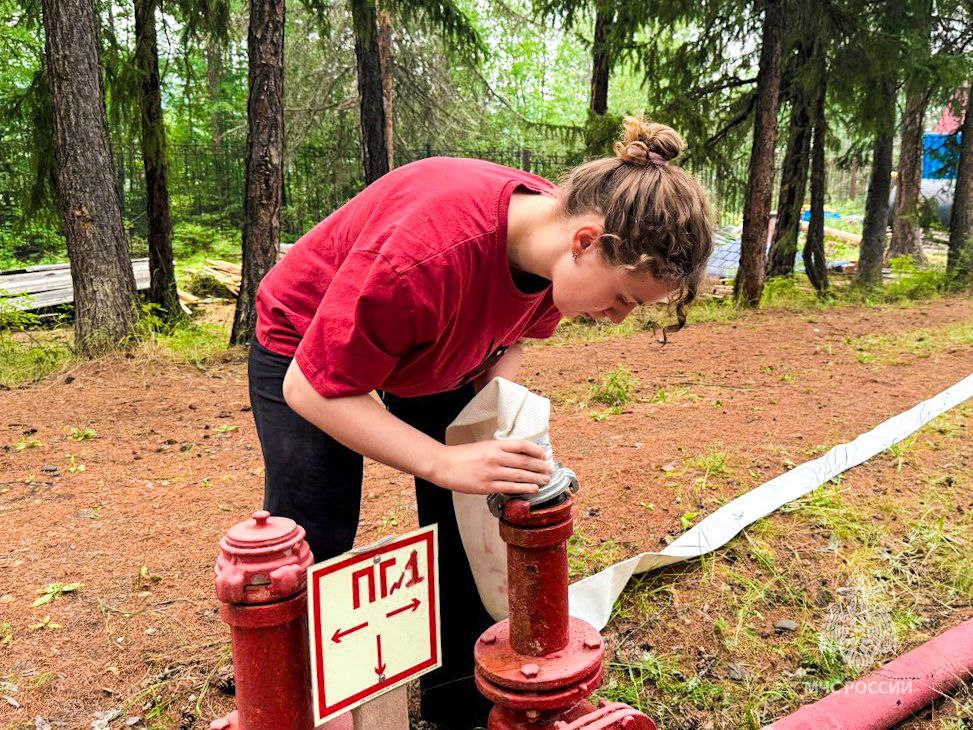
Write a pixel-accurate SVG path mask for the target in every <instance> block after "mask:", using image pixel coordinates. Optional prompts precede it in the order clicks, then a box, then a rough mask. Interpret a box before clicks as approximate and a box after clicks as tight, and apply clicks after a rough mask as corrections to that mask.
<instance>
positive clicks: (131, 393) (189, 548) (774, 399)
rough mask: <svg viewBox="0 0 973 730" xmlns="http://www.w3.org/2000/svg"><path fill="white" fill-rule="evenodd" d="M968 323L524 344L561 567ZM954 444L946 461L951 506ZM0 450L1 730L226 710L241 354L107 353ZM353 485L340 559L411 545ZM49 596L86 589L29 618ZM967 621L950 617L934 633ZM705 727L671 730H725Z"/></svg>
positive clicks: (60, 381)
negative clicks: (600, 391)
mask: <svg viewBox="0 0 973 730" xmlns="http://www.w3.org/2000/svg"><path fill="white" fill-rule="evenodd" d="M971 322H973V301H971V300H970V299H968V298H967V299H959V298H951V299H945V300H939V301H935V302H930V303H926V304H921V305H914V306H911V307H904V308H898V307H889V308H881V309H875V308H870V309H866V308H839V309H830V310H821V311H811V312H792V313H783V312H761V313H756V314H752V315H748V316H745V317H741V318H738V319H736V320H733V321H730V322H725V323H709V324H700V325H696V326H692V327H690V328H689V329H687V330H686V331H684V332H681V333H678V334H677V335H675V336H674V337H672V339H671V342H670V344H669V345H667V346H665V347H660V346H659V345H658V344H657V343H656V342H655V340H654V338H653V336H652V335H651V334H650V333H645V334H639V335H636V336H631V337H621V338H616V339H611V340H607V341H602V342H597V343H595V342H592V343H587V344H585V343H580V344H566V345H560V346H542V347H532V348H530V349H529V350H528V354H527V357H526V360H525V368H524V372H523V382H524V383H525V384H526V385H527V386H528V387H530V388H532V389H533V390H535V391H537V392H540V393H542V394H545V395H548V396H549V397H551V399H552V401H553V406H554V407H553V416H552V428H551V433H552V439H553V443H554V449H555V453H556V455H557V456H558V457H559V458H560V459H561V460H562V461H563V462H565V463H566V464H567V465H569V466H571V467H572V468H573V469H575V471H577V473H578V474H579V477H580V478H581V483H582V491H581V493H580V495H579V507H578V509H577V511H576V526H577V531H578V538H577V544H578V545H580V546H581V547H580V548H576V550H575V552H576V553H577V551H578V550H580V551H581V552H580V554H577V555H575V557H576V558H577V559H578V560H577V561H574V560H573V563H572V565H573V568H574V571H575V573H584V572H588V571H591V570H595V569H596V568H598V567H600V565H599V564H598V563H599V560H600V561H601V562H602V564H603V563H605V562H608V561H609V560H614V559H620V558H623V557H626V556H629V555H632V554H635V553H637V552H641V551H643V550H658V549H659V548H660V547H661V546H662V545H663V544H664V543H665V542H666V541H667V540H670V539H671V537H672V536H673V535H677V534H678V533H679V532H681V531H682V530H683V529H684V524H687V523H688V522H692V521H694V520H695V519H696V518H697V517H702V516H703V515H705V514H707V513H709V512H710V511H712V510H713V509H715V508H716V507H717V506H718V505H719V504H721V503H722V501H724V500H725V499H728V498H731V497H733V496H735V495H737V494H740V493H743V492H745V491H747V490H749V489H751V488H753V487H754V486H756V485H758V484H760V483H761V482H763V481H764V480H766V479H769V478H771V477H773V476H776V475H777V474H779V473H781V472H782V471H784V470H785V469H786V468H788V466H789V465H792V464H795V463H800V462H802V461H805V460H806V459H808V458H812V457H813V456H815V455H817V454H819V453H821V451H822V449H823V448H827V447H830V446H831V445H834V444H835V443H839V442H842V441H846V440H849V439H850V438H853V437H855V436H857V435H858V434H859V433H861V432H863V431H865V430H867V429H869V428H871V427H872V426H874V425H876V424H877V423H879V422H881V421H883V420H885V419H886V418H888V417H890V416H893V415H895V414H898V413H900V412H901V411H903V410H905V409H907V408H909V407H911V406H912V405H914V404H915V403H916V402H918V401H919V400H922V399H924V398H927V397H929V396H932V395H934V394H936V393H938V392H940V391H941V390H943V389H944V388H946V387H948V386H949V385H952V384H953V383H955V382H956V381H958V380H960V379H961V378H963V377H965V376H966V375H969V374H970V372H971V371H973V367H971V365H973V342H971V341H970V338H968V337H966V338H955V337H952V338H951V337H950V336H949V334H948V333H950V332H954V331H955V329H956V328H957V327H963V326H968V325H969V323H971ZM930 333H932V334H930ZM944 333H946V334H944ZM864 336H872V338H873V339H871V340H867V341H862V340H859V339H857V338H861V337H864ZM620 365H624V366H626V367H627V368H629V369H630V370H631V371H632V373H633V374H634V375H635V377H636V378H637V379H638V381H639V383H640V385H639V387H638V389H637V393H636V396H637V397H636V398H635V399H634V400H633V401H632V402H631V403H629V404H628V406H626V407H625V408H624V412H622V413H620V414H617V415H611V416H608V417H606V418H605V419H604V420H596V419H594V418H592V410H593V409H594V408H595V407H596V406H594V405H593V404H591V403H589V402H588V401H589V396H590V392H591V389H592V387H593V385H594V384H596V383H598V382H600V380H601V378H602V377H603V376H605V375H606V374H607V373H608V372H610V371H612V370H614V369H616V368H617V367H619V366H620ZM963 428H966V425H965V424H964V425H963ZM72 429H73V430H72ZM964 435H965V438H962V439H958V440H955V443H952V442H951V445H949V449H951V451H949V454H948V458H949V459H950V460H951V462H950V463H951V464H952V465H957V466H956V468H957V470H958V473H959V474H961V475H963V476H962V478H961V479H960V481H958V482H954V484H956V485H958V486H956V489H960V487H962V489H964V490H966V491H965V492H964V493H963V495H961V496H962V498H963V499H965V500H966V501H965V502H964V503H963V504H965V505H969V506H968V507H967V509H970V508H973V484H971V479H970V476H969V475H970V474H971V472H973V453H971V448H970V439H969V433H968V431H966V432H965V434H964ZM0 445H2V446H3V450H2V451H0V536H2V545H0V632H2V633H0V725H2V726H4V727H10V728H34V727H35V718H37V717H40V718H43V719H44V720H46V721H49V722H50V723H52V725H53V726H55V727H58V726H61V727H69V728H81V727H90V726H91V723H92V722H93V721H97V720H98V719H99V717H101V718H102V720H103V721H104V722H106V723H107V722H108V720H109V717H110V714H107V715H106V714H101V715H99V713H111V712H112V710H113V709H114V708H117V707H121V706H123V705H124V711H123V712H121V714H119V715H118V716H117V718H115V720H114V721H113V722H112V725H111V726H112V727H123V726H125V721H126V718H129V717H132V718H139V719H138V720H137V721H132V725H130V726H134V727H144V726H145V725H148V726H149V727H153V726H155V727H185V728H191V727H206V726H207V725H208V720H209V719H211V718H213V717H216V716H219V715H220V714H222V713H223V712H225V711H227V710H228V709H229V708H230V707H231V706H232V698H231V697H229V696H227V695H226V694H225V692H223V691H221V688H223V689H225V685H226V683H227V674H228V672H227V656H228V648H227V647H228V645H227V638H228V630H227V628H226V627H225V626H224V625H223V624H222V623H221V622H220V620H219V617H218V615H217V611H216V609H217V603H216V599H215V596H214V593H213V580H212V563H213V559H214V557H215V554H216V550H217V543H218V541H219V538H220V536H221V535H222V534H223V532H224V531H225V530H226V528H227V527H228V526H230V525H232V524H233V523H235V522H237V521H239V520H241V519H244V518H246V517H247V516H248V515H249V513H250V512H251V511H252V510H254V509H257V508H259V506H260V502H261V490H262V463H261V458H260V452H259V446H258V444H257V439H256V434H255V432H254V428H253V422H252V419H251V416H250V413H249V406H248V400H247V390H246V367H245V362H244V361H243V359H242V357H241V356H240V355H239V354H232V355H230V356H228V358H227V360H226V362H223V363H219V364H215V365H211V366H208V367H207V368H206V369H205V370H199V369H196V368H194V367H192V366H189V365H177V364H173V363H172V362H170V361H168V360H167V359H166V358H165V357H164V356H162V355H159V356H151V355H144V356H143V355H142V354H139V355H135V356H129V357H117V358H112V359H106V360H101V361H97V362H94V363H89V364H85V365H83V366H78V367H74V368H73V369H71V370H69V371H66V372H61V373H59V374H57V375H55V376H52V377H50V378H48V379H46V380H44V381H42V382H40V383H36V384H33V385H31V386H28V387H24V388H17V389H13V390H10V391H6V392H0ZM714 455H715V456H714ZM940 456H941V455H940ZM713 458H717V460H718V461H719V462H720V464H721V466H720V468H719V469H714V468H712V466H711V462H712V459H713ZM936 458H939V457H936ZM708 459H709V461H707V460H708ZM708 464H709V465H708ZM900 467H901V464H900ZM862 469H863V470H864V471H863V475H864V476H863V477H862V478H860V479H858V480H857V481H856V489H858V490H859V491H862V492H864V493H865V494H871V493H873V492H874V493H875V494H879V493H882V494H884V493H885V492H883V491H882V490H885V489H887V484H886V483H884V481H883V480H884V479H885V477H884V476H882V474H883V472H882V471H881V470H880V469H878V468H875V469H874V470H872V471H871V472H870V471H868V469H869V467H868V466H866V467H863V468H862ZM901 471H902V470H901V468H900V469H899V470H898V471H896V473H897V474H899V473H901ZM700 473H702V474H703V477H702V478H703V488H702V489H701V488H699V478H700ZM710 474H712V475H713V478H712V479H711V480H709V479H708V477H709V475H710ZM964 479H965V481H963V480H964ZM707 482H708V483H707ZM693 485H695V486H693ZM363 489H364V500H363V515H362V521H361V528H360V531H359V535H358V541H359V543H361V544H365V543H368V542H371V541H373V540H375V539H377V538H379V537H381V536H383V535H386V534H396V533H402V532H406V531H408V530H410V529H413V528H414V526H415V524H416V520H415V515H414V510H415V508H414V498H413V495H412V492H411V490H410V480H409V479H407V478H406V477H404V476H403V475H400V474H396V473H394V472H393V471H391V470H389V469H387V468H385V467H382V466H380V465H376V464H369V465H368V467H367V469H366V475H365V484H364V488H363ZM786 517H787V519H790V520H794V519H796V518H797V515H796V514H791V515H787V516H786ZM585 550H588V552H590V556H588V557H586V556H585V554H584V553H585ZM814 559H817V558H814ZM798 567H800V564H799V565H798ZM804 567H805V568H806V569H812V570H813V567H814V566H813V565H810V564H807V563H805V565H804ZM687 570H692V569H691V568H690V569H687ZM666 575H667V576H669V578H671V579H672V580H678V581H681V582H685V581H686V580H687V578H686V574H685V571H683V572H679V571H676V572H667V573H666ZM55 582H60V583H64V584H70V583H81V586H80V587H79V588H78V589H77V590H75V591H73V592H70V593H66V594H64V595H63V596H60V597H58V598H56V600H53V601H51V602H50V603H47V604H46V605H43V606H41V607H38V608H31V607H30V606H31V603H32V602H33V601H34V599H35V598H37V596H38V593H37V591H38V589H41V588H42V587H43V586H45V585H47V584H50V583H55ZM682 595H683V597H684V600H692V598H691V596H692V593H691V592H686V593H683V594H682ZM687 596H688V598H687ZM969 615H970V611H969V606H968V605H967V606H959V605H957V606H952V607H951V609H950V611H948V612H946V613H945V614H943V615H941V616H940V617H939V618H940V623H941V624H942V625H951V624H952V623H955V622H957V621H958V620H960V619H961V618H963V617H968V616H969ZM46 617H48V618H46ZM772 618H773V617H767V620H770V621H771V623H772V620H771V619H772ZM4 624H7V627H6V628H3V625H4ZM632 625H636V626H637V625H638V622H635V624H632ZM626 630H631V626H628V628H627V629H626ZM650 630H651V631H658V627H654V628H651V629H646V631H650ZM3 697H6V698H8V699H6V700H4V699H3ZM714 717H718V716H716V715H714ZM763 719H764V720H766V719H768V718H763ZM204 720H205V721H206V722H204ZM709 722H710V724H709V725H707V721H706V720H705V719H704V720H702V721H700V720H699V718H697V719H694V720H693V721H692V722H690V721H688V720H687V721H686V724H685V727H707V726H708V727H721V726H722V725H721V722H720V720H719V719H716V720H713V719H711V720H709ZM935 722H938V721H934V720H929V721H928V722H922V721H918V722H916V723H913V724H912V725H910V727H929V728H932V727H940V725H939V724H935ZM106 726H107V725H106ZM36 727H42V725H40V724H38V725H36ZM667 727H674V725H673V724H670V725H668V726H667Z"/></svg>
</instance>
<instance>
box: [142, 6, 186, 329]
mask: <svg viewBox="0 0 973 730" xmlns="http://www.w3.org/2000/svg"><path fill="white" fill-rule="evenodd" d="M155 10H156V0H135V38H136V40H135V66H136V68H137V69H138V72H139V77H140V82H141V83H140V84H139V108H140V110H141V119H142V127H141V131H142V135H141V142H142V165H143V167H144V168H145V193H146V202H147V219H148V227H149V272H150V277H151V282H150V285H149V300H150V301H152V302H154V303H155V304H158V305H159V306H160V307H161V308H162V311H163V312H164V314H165V316H166V317H167V318H176V317H179V316H181V314H182V310H181V309H180V305H179V292H178V290H177V289H176V269H175V263H174V262H173V258H172V216H171V213H170V210H169V158H168V151H167V145H166V128H165V122H164V120H163V117H162V87H161V84H160V81H159V49H158V44H157V41H156V32H155Z"/></svg>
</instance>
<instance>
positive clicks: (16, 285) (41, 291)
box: [0, 259, 151, 310]
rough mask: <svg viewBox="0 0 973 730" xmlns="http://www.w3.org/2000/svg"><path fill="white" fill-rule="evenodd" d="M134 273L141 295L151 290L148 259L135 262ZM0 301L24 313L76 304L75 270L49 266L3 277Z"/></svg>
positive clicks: (30, 267) (0, 282)
mask: <svg viewBox="0 0 973 730" xmlns="http://www.w3.org/2000/svg"><path fill="white" fill-rule="evenodd" d="M132 273H133V274H134V275H135V288H136V289H137V290H138V291H143V290H145V289H148V288H149V284H150V282H151V277H150V274H149V260H148V259H133V260H132ZM0 298H2V299H4V303H5V304H9V305H10V306H12V307H14V308H15V309H23V310H32V309H43V308H44V307H54V306H56V305H58V304H68V303H70V302H73V301H74V289H73V287H72V282H71V267H70V266H69V265H68V264H46V265H43V266H29V267H27V268H26V269H18V270H17V271H16V272H5V273H3V274H0Z"/></svg>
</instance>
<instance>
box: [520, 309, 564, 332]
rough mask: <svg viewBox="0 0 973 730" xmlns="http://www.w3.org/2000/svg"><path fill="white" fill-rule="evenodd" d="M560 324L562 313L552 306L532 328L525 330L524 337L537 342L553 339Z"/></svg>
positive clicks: (531, 325)
mask: <svg viewBox="0 0 973 730" xmlns="http://www.w3.org/2000/svg"><path fill="white" fill-rule="evenodd" d="M560 322H561V312H560V311H558V309H557V307H555V306H554V305H553V304H552V305H551V306H550V309H549V310H548V311H547V312H546V313H545V314H544V315H542V316H541V317H540V318H539V319H537V320H536V321H534V322H532V323H531V324H530V326H528V327H527V329H526V330H524V334H523V336H524V337H530V338H533V339H536V340H546V339H547V338H548V337H551V336H552V335H553V334H554V330H556V329H557V326H558V324H559V323H560Z"/></svg>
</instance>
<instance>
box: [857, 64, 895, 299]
mask: <svg viewBox="0 0 973 730" xmlns="http://www.w3.org/2000/svg"><path fill="white" fill-rule="evenodd" d="M882 87H883V88H882V92H883V93H882V97H883V102H884V103H883V109H882V110H881V112H880V113H879V114H878V115H877V118H878V119H879V120H880V125H881V126H880V127H879V130H878V132H877V133H876V135H875V145H874V148H873V150H872V172H871V175H870V177H869V180H868V193H867V195H866V196H865V220H864V221H863V223H862V241H861V245H860V249H859V250H860V255H859V259H858V283H859V284H862V285H863V286H877V285H878V284H879V283H881V281H882V255H883V254H884V253H885V238H886V235H887V233H888V221H889V192H890V191H891V188H892V146H893V144H894V143H895V136H894V132H895V82H894V81H892V80H891V79H889V80H885V81H883V82H882Z"/></svg>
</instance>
